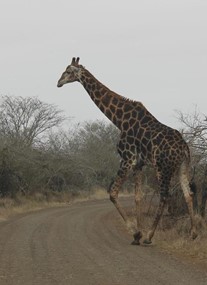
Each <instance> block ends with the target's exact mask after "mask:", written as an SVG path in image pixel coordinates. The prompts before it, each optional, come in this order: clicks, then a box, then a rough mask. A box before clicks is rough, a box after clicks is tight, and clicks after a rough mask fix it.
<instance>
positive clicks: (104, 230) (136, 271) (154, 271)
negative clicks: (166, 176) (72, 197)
mask: <svg viewBox="0 0 207 285" xmlns="http://www.w3.org/2000/svg"><path fill="white" fill-rule="evenodd" d="M117 215H118V213H117V211H116V210H115V208H114V206H113V205H112V204H111V202H110V201H109V200H101V201H88V202H81V203H76V204H72V205H69V206H68V207H61V208H51V209H45V210H41V211H37V212H33V213H29V214H26V215H20V216H17V217H15V218H12V219H11V220H8V221H5V222H1V223H0V285H17V284H21V285H30V284H34V285H43V284H44V285H47V284H48V285H53V284H57V285H62V284H64V285H66V284H67V285H83V284H84V285H133V284H139V285H151V284H152V285H157V284H159V285H160V284H163V285H171V284H172V285H175V284H178V285H184V284H187V285H202V284H205V285H206V284H207V275H205V272H199V271H198V269H197V268H195V267H194V266H193V265H191V264H187V263H186V264H185V263H184V262H181V261H179V260H178V259H176V258H174V257H172V256H170V255H168V254H166V253H162V252H160V251H159V249H158V248H157V247H156V244H155V245H152V246H148V247H147V246H132V245H130V243H131V240H132V238H131V236H130V235H129V234H128V233H127V232H126V231H125V228H124V226H123V225H122V221H121V220H119V217H118V216H117Z"/></svg>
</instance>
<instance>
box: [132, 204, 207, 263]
mask: <svg viewBox="0 0 207 285" xmlns="http://www.w3.org/2000/svg"><path fill="white" fill-rule="evenodd" d="M147 200H148V202H147ZM156 209H157V207H156V206H154V205H152V204H151V205H149V199H146V200H143V201H142V209H141V213H140V216H141V218H140V220H141V223H140V229H141V230H142V232H143V233H144V235H146V233H147V231H148V230H149V229H150V226H151V224H152V222H153V219H154V217H155V213H156ZM127 213H128V215H129V216H130V219H131V222H132V223H133V224H136V211H135V208H134V209H132V210H131V209H129V208H127ZM196 227H197V231H198V237H197V238H196V239H195V240H192V239H191V237H190V218H189V216H188V215H186V216H183V217H179V218H175V217H171V216H170V215H168V213H167V211H165V213H164V215H163V218H162V220H161V221H160V224H159V225H158V228H157V230H156V232H155V236H154V238H153V243H154V244H155V245H156V246H157V247H159V248H161V249H162V250H164V251H167V252H169V253H171V254H173V255H176V256H178V257H179V258H182V259H185V260H189V261H191V262H194V263H197V264H199V265H201V266H204V267H205V268H206V267H207V222H206V221H204V220H203V219H202V218H201V217H200V216H196Z"/></svg>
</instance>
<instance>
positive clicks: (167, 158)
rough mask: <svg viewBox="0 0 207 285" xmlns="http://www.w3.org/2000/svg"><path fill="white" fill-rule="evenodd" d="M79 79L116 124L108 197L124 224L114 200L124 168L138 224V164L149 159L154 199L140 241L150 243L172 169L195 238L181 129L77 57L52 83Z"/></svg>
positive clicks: (187, 158)
mask: <svg viewBox="0 0 207 285" xmlns="http://www.w3.org/2000/svg"><path fill="white" fill-rule="evenodd" d="M75 81H77V82H79V83H81V84H82V85H83V87H84V88H85V90H86V91H87V93H88V94H89V96H90V97H91V99H92V100H93V102H94V103H95V104H96V105H97V106H98V108H99V109H100V110H101V111H102V112H103V113H104V114H105V115H106V117H107V118H109V119H110V120H111V121H112V122H113V124H114V125H116V126H117V128H118V129H119V130H120V141H119V143H118V144H117V150H118V153H119V154H120V156H121V163H120V168H119V170H118V172H117V176H116V178H115V179H114V181H113V182H112V183H111V185H110V188H109V194H110V199H111V201H112V202H113V203H114V205H115V206H116V208H117V210H118V211H119V213H120V215H121V216H122V217H123V219H124V221H125V222H126V224H127V225H129V224H130V222H129V219H128V216H127V214H126V212H125V210H124V209H123V208H122V206H121V205H120V203H119V201H118V194H119V190H120V187H121V186H122V184H123V183H124V181H125V180H126V179H127V176H128V174H129V172H130V171H133V172H134V177H135V202H136V208H137V225H138V226H139V219H140V217H139V206H140V205H139V204H140V193H141V172H142V168H143V166H144V165H146V164H148V163H150V164H152V165H153V167H154V168H155V170H156V174H157V179H158V183H159V188H160V203H159V207H158V211H157V214H156V217H155V220H154V222H153V224H152V227H151V229H150V230H149V232H148V234H147V237H146V239H145V240H144V242H145V243H147V244H149V243H151V239H152V237H153V235H154V232H155V230H156V227H157V225H158V222H159V220H160V218H161V216H162V214H163V210H164V206H165V204H166V201H167V198H168V192H169V187H170V182H171V179H172V176H173V175H174V174H175V173H178V175H179V180H180V184H181V188H182V190H183V193H184V197H185V199H186V203H187V205H188V209H189V214H190V218H191V235H192V238H196V236H197V234H196V230H195V221H194V213H193V202H192V199H193V198H192V196H193V193H192V192H191V188H190V184H189V182H190V151H189V148H188V145H187V143H186V142H185V140H184V139H183V137H182V136H181V134H180V133H179V132H178V131H177V130H175V129H172V128H170V127H168V126H166V125H164V124H162V123H160V122H159V121H158V120H157V119H156V118H155V117H154V116H153V115H152V114H151V113H150V112H149V111H148V110H147V109H146V108H145V107H144V105H143V104H142V103H141V102H138V101H133V100H130V99H127V98H126V97H124V96H121V95H119V94H117V93H115V92H113V91H111V90H110V89H109V88H108V87H106V86H105V85H103V84H102V83H101V82H99V81H98V80H97V79H96V78H95V77H94V76H93V75H92V74H91V73H90V72H89V71H88V70H87V69H85V68H84V67H83V66H82V65H80V64H79V58H73V59H72V62H71V64H70V65H69V66H68V67H67V68H66V70H65V71H64V72H63V74H62V76H61V77H60V79H59V81H58V85H57V86H58V87H62V86H63V85H64V84H66V83H71V82H75ZM132 230H133V235H134V241H133V244H139V241H140V239H141V238H142V233H141V232H140V231H139V230H138V229H137V228H133V229H132Z"/></svg>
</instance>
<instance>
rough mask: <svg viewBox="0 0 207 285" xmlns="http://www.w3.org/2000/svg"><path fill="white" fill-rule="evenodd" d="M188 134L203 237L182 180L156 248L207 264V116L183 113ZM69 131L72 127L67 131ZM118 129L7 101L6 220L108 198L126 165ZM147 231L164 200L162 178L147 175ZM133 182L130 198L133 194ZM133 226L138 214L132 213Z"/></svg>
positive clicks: (2, 146)
mask: <svg viewBox="0 0 207 285" xmlns="http://www.w3.org/2000/svg"><path fill="white" fill-rule="evenodd" d="M178 119H179V121H180V122H181V127H182V129H181V132H182V133H183V136H184V137H185V138H186V140H187V142H188V143H189V146H190V148H191V151H192V157H193V168H192V176H193V177H194V181H195V183H196V188H195V190H196V191H195V196H194V208H195V211H196V213H197V221H198V222H197V226H198V230H199V232H200V235H199V237H198V238H197V239H196V240H195V241H191V240H190V239H189V237H188V230H189V217H188V214H187V208H186V206H185V202H184V197H183V195H182V191H180V188H179V185H178V183H177V180H176V179H175V180H174V181H173V183H172V190H171V193H170V194H171V199H170V202H169V204H168V207H167V208H166V211H165V215H164V217H163V219H162V222H161V223H160V225H159V229H158V231H157V232H156V235H155V241H156V244H157V245H158V246H160V247H162V248H164V249H166V250H168V251H173V252H177V253H178V254H181V253H182V254H185V255H186V256H193V257H194V258H196V259H197V260H201V262H206V260H207V229H206V213H205V212H206V211H205V206H206V199H207V138H206V135H207V116H205V115H201V114H199V112H198V110H196V109H195V112H194V114H183V113H181V112H178ZM66 125H67V128H66V127H65V126H66ZM118 138H119V131H118V130H117V129H116V127H115V126H113V125H112V124H109V123H106V122H103V121H96V122H85V123H82V124H78V125H74V124H73V123H72V120H71V119H68V118H66V117H65V116H64V114H63V112H62V111H61V110H59V109H58V108H57V107H56V106H54V105H51V104H47V103H44V102H41V101H40V100H39V99H38V98H33V97H27V98H22V97H12V96H2V97H1V98H0V219H6V218H8V217H9V216H11V215H14V214H16V213H22V212H27V211H32V210H34V209H39V208H43V207H51V206H53V205H55V206H56V205H60V204H68V203H72V202H73V201H74V200H78V199H90V198H92V199H94V198H106V197H107V196H108V195H107V189H108V186H109V184H110V182H111V179H112V177H113V176H115V175H116V172H117V169H118V167H119V156H118V154H117V151H116V144H117V142H118ZM143 185H144V187H143V198H142V210H141V215H142V218H141V225H140V226H141V227H142V229H143V231H147V228H148V227H149V225H150V224H151V221H152V218H153V216H154V214H155V211H156V205H157V200H158V198H159V194H158V187H156V186H155V185H157V182H156V178H155V173H154V171H153V169H151V168H150V167H146V168H145V169H144V176H143ZM133 186H134V185H133V177H131V179H130V180H129V182H127V184H125V185H124V188H123V189H122V192H123V193H127V194H129V193H133ZM129 214H130V215H131V218H132V220H133V219H135V216H136V215H135V211H134V209H130V210H129Z"/></svg>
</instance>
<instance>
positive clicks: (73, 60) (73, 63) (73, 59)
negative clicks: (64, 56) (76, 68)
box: [71, 57, 76, 65]
mask: <svg viewBox="0 0 207 285" xmlns="http://www.w3.org/2000/svg"><path fill="white" fill-rule="evenodd" d="M75 63H76V62H75V57H73V58H72V61H71V65H75Z"/></svg>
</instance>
